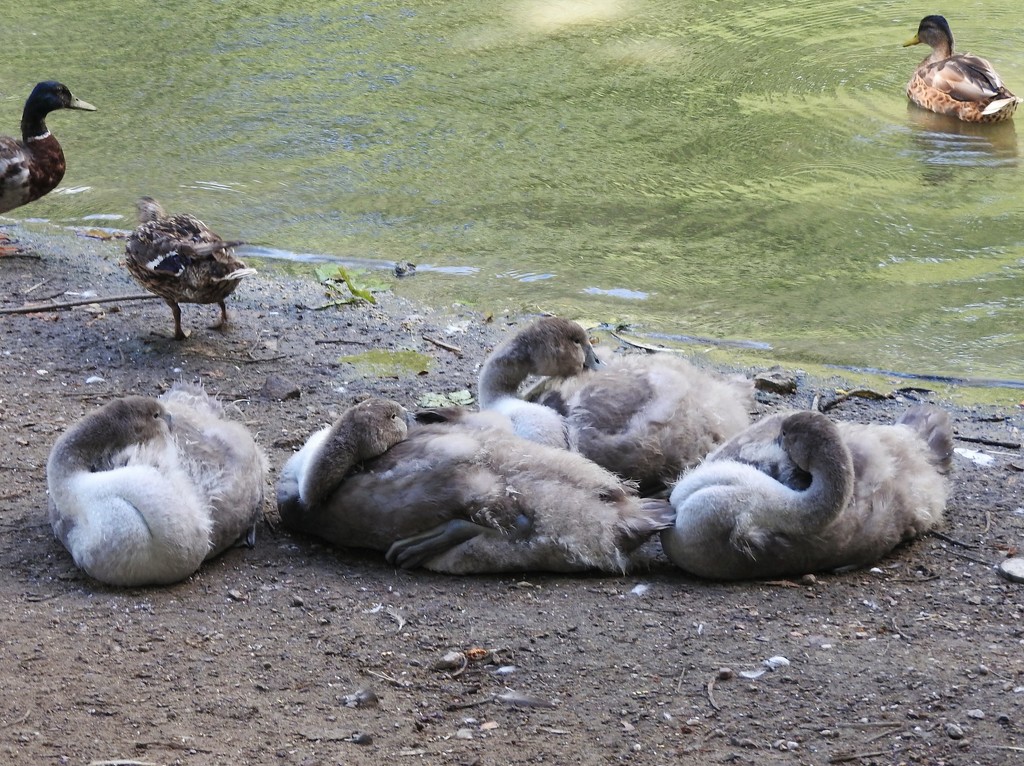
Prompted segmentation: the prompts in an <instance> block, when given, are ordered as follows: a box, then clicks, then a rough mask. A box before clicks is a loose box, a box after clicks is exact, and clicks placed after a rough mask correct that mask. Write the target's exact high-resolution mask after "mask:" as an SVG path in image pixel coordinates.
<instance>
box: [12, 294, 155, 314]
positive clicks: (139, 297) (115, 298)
mask: <svg viewBox="0 0 1024 766" xmlns="http://www.w3.org/2000/svg"><path fill="white" fill-rule="evenodd" d="M159 297H160V296H159V295H153V294H152V293H136V294H134V295H112V296H110V297H109V298H83V299H82V300H80V301H67V302H66V303H54V304H52V305H50V306H19V307H18V308H13V309H0V314H40V313H42V312H44V311H63V310H64V309H71V308H74V307H75V306H91V305H92V304H94V303H119V302H124V301H151V300H156V299H157V298H159Z"/></svg>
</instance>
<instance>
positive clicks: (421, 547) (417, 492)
mask: <svg viewBox="0 0 1024 766" xmlns="http://www.w3.org/2000/svg"><path fill="white" fill-rule="evenodd" d="M452 412H453V413H454V418H453V419H450V420H447V421H446V422H432V423H430V424H427V425H419V424H416V423H413V424H412V425H409V424H408V423H407V416H406V412H405V410H404V409H403V408H402V407H401V406H399V405H398V404H397V403H395V402H392V401H388V400H384V399H368V400H366V401H365V402H361V403H360V404H357V405H355V406H353V407H351V408H349V409H348V410H346V411H345V412H344V413H342V415H341V416H340V417H339V418H338V420H337V421H335V423H334V425H332V426H330V427H328V428H324V429H322V430H320V431H318V432H317V433H315V434H313V436H311V437H310V438H309V440H308V441H307V442H306V444H305V446H303V447H302V449H301V450H299V452H297V453H295V454H294V455H293V456H292V457H291V458H290V459H289V460H288V462H287V464H286V465H285V467H284V469H283V470H282V471H281V475H280V478H279V480H278V485H277V503H278V510H279V511H280V513H281V521H282V522H283V523H284V524H285V525H286V526H287V527H289V528H291V529H293V530H296V531H300V532H304V533H306V534H311V535H315V536H317V537H320V538H321V539H324V540H327V541H328V542H330V543H332V544H334V545H338V546H348V547H360V548H369V549H372V550H378V551H384V552H386V557H387V560H388V561H389V562H390V563H392V564H395V565H397V566H400V567H402V568H405V569H410V568H414V567H425V568H426V569H431V570H433V571H435V572H446V573H449V574H471V573H487V572H525V571H550V572H578V571H584V570H587V569H598V570H602V571H606V572H616V573H622V572H623V571H625V570H626V569H627V568H628V567H629V565H630V563H631V553H632V552H633V551H634V550H635V549H636V548H637V547H639V546H640V545H641V544H642V543H643V542H644V541H645V540H646V539H647V538H648V537H650V536H651V535H652V534H653V533H654V532H656V531H658V530H660V529H664V528H666V527H667V526H668V525H670V524H671V523H672V511H671V507H670V506H669V505H668V503H667V502H666V501H664V500H641V499H640V498H638V497H637V496H636V493H635V492H634V491H633V490H631V489H630V488H629V487H628V486H627V485H624V484H622V482H620V481H619V480H618V479H617V478H616V477H615V476H614V475H612V474H611V473H609V472H608V471H605V470H604V469H602V468H600V467H599V466H597V465H595V464H594V463H592V462H591V461H589V460H587V459H586V458H584V457H582V456H580V455H577V454H575V453H572V452H569V451H568V450H565V449H560V448H556V447H547V446H544V445H541V444H536V443H534V442H530V441H527V440H525V439H521V438H520V437H518V436H516V435H515V434H513V433H512V432H511V431H510V430H509V426H508V421H507V420H506V419H505V418H504V417H503V416H501V415H498V414H497V413H491V412H482V413H476V412H468V411H462V412H459V411H457V410H453V411H452ZM436 414H437V413H436V412H434V413H432V415H436Z"/></svg>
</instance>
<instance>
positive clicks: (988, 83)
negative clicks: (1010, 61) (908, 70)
mask: <svg viewBox="0 0 1024 766" xmlns="http://www.w3.org/2000/svg"><path fill="white" fill-rule="evenodd" d="M919 74H920V76H921V79H922V80H923V81H924V83H925V85H926V86H928V87H929V88H934V89H935V90H937V91H941V92H942V93H945V94H947V95H949V96H950V97H951V98H954V99H956V100H957V101H987V100H989V99H991V98H997V97H999V96H1006V95H1008V91H1007V90H1006V87H1005V86H1004V85H1003V81H1002V80H1001V79H999V75H998V74H996V71H995V69H993V68H992V65H991V64H990V63H989V62H988V61H986V60H985V59H983V58H981V57H980V56H973V55H971V54H970V53H961V54H957V55H955V56H950V57H949V58H948V59H943V60H942V61H938V62H936V63H934V64H932V65H930V66H927V67H924V68H923V70H921V71H920V72H919Z"/></svg>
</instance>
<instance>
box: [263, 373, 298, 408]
mask: <svg viewBox="0 0 1024 766" xmlns="http://www.w3.org/2000/svg"><path fill="white" fill-rule="evenodd" d="M301 393H302V390H301V389H300V388H299V386H298V384H297V383H295V382H294V381H292V380H290V379H289V378H286V377H285V376H284V375H278V374H277V373H271V374H270V375H268V376H267V379H266V380H265V381H264V382H263V388H261V389H260V396H261V397H263V398H264V399H270V400H271V401H275V402H287V401H288V400H289V399H298V398H299V396H300V395H301Z"/></svg>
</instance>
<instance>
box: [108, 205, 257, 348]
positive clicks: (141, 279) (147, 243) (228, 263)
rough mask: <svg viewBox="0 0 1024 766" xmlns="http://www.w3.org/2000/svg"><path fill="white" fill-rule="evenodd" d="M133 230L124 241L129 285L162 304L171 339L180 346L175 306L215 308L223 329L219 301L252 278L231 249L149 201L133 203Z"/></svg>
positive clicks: (193, 221) (224, 314)
mask: <svg viewBox="0 0 1024 766" xmlns="http://www.w3.org/2000/svg"><path fill="white" fill-rule="evenodd" d="M137 207H138V211H139V226H138V227H137V228H136V229H135V231H133V232H132V233H131V236H130V237H128V244H127V245H126V246H125V259H124V262H125V266H126V267H127V268H128V271H129V272H130V273H131V275H132V276H133V277H135V280H136V281H137V282H138V283H139V284H140V285H142V286H143V287H144V288H146V289H147V290H149V291H150V292H151V293H155V294H156V295H159V296H160V297H161V298H163V299H164V300H165V301H167V305H168V306H170V307H171V312H172V313H173V315H174V339H175V340H184V339H185V338H186V337H187V334H186V333H185V332H184V331H183V330H182V329H181V308H180V307H179V306H178V304H179V303H216V304H217V305H218V306H220V321H219V322H218V323H217V324H215V325H213V329H222V328H224V327H225V326H226V325H227V323H228V309H227V306H226V305H225V303H224V301H225V300H226V299H227V297H228V296H229V295H231V293H233V292H234V291H235V288H236V287H238V283H239V282H240V281H241V280H242V279H243V278H245V277H248V276H251V275H253V274H255V273H256V269H251V268H248V267H247V266H246V265H245V264H244V263H243V262H242V261H240V260H239V259H238V258H236V257H235V256H234V254H233V253H232V250H231V248H232V247H234V246H235V245H240V244H242V243H241V242H225V241H224V240H223V239H221V238H220V237H219V236H218V235H217V234H214V233H213V232H212V231H210V229H209V227H208V226H207V225H206V224H205V223H203V222H202V221H200V220H199V219H198V218H196V217H195V216H191V215H188V214H179V215H173V216H169V215H167V214H166V213H165V212H164V210H163V208H162V207H160V205H159V203H157V201H156V200H154V199H153V198H152V197H143V198H142V199H140V200H139V201H138V203H137Z"/></svg>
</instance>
